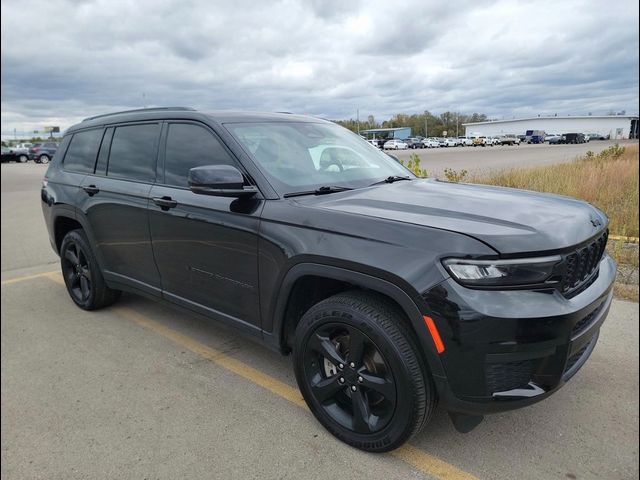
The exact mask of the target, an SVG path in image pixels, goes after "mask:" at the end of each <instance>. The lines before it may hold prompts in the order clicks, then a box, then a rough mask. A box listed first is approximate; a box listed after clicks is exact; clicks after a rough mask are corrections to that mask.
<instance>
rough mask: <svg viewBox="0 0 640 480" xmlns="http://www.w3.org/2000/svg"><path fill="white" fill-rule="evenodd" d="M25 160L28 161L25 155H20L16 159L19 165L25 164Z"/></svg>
mask: <svg viewBox="0 0 640 480" xmlns="http://www.w3.org/2000/svg"><path fill="white" fill-rule="evenodd" d="M27 160H29V157H27V156H26V155H20V156H19V157H18V161H19V162H20V163H27Z"/></svg>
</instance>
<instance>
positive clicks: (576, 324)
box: [423, 255, 616, 415]
mask: <svg viewBox="0 0 640 480" xmlns="http://www.w3.org/2000/svg"><path fill="white" fill-rule="evenodd" d="M615 273H616V265H615V262H614V261H613V260H612V259H611V258H610V257H609V256H608V255H605V256H604V257H603V259H602V261H601V262H600V266H599V272H598V277H597V279H596V280H595V281H594V282H593V284H592V285H591V286H589V288H587V289H586V290H585V291H583V292H582V293H580V294H579V295H576V296H575V297H573V298H570V299H567V298H565V297H563V296H562V295H561V294H560V292H558V291H557V290H544V291H530V290H526V291H525V290H512V291H487V290H471V289H468V288H465V287H463V286H461V285H459V284H458V283H456V282H455V281H454V280H453V279H451V278H449V279H447V280H445V281H444V282H442V283H441V284H439V285H438V286H436V287H434V288H433V289H431V290H429V291H428V292H426V293H425V294H424V295H423V298H424V299H425V301H426V302H427V305H428V306H429V309H430V312H429V314H430V315H431V316H432V318H433V319H434V321H435V322H436V325H437V327H438V330H439V332H440V335H441V337H442V339H443V341H444V344H445V351H444V352H443V353H442V355H441V356H440V359H441V362H442V367H443V371H444V375H443V376H437V375H436V376H434V377H435V378H434V380H435V382H436V386H437V388H438V394H439V396H440V401H441V402H442V403H443V404H444V405H445V407H446V408H447V409H448V410H449V411H452V412H457V413H463V414H468V415H483V414H486V413H492V412H500V411H504V410H511V409H514V408H520V407H523V406H527V405H530V404H532V403H535V402H538V401H540V400H542V399H543V398H545V397H547V396H549V395H550V394H552V393H553V392H554V391H555V390H557V389H558V388H560V387H561V386H562V385H564V383H565V382H567V381H568V380H569V379H570V378H571V377H572V376H573V375H575V373H576V372H577V371H578V370H579V369H580V368H581V367H582V365H584V363H585V362H586V361H587V359H588V358H589V356H590V354H591V352H592V351H593V349H594V347H595V345H596V342H597V340H598V335H599V332H600V327H601V325H602V323H603V322H604V320H605V318H606V316H607V314H608V312H609V308H610V305H611V301H612V297H613V292H612V289H613V282H614V280H615Z"/></svg>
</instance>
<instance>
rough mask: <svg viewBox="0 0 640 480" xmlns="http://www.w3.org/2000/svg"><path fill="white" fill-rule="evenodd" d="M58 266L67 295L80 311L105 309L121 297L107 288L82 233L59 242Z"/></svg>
mask: <svg viewBox="0 0 640 480" xmlns="http://www.w3.org/2000/svg"><path fill="white" fill-rule="evenodd" d="M60 266H61V268H62V276H63V277H64V283H65V285H66V286H67V291H68V292H69V296H70V297H71V299H72V300H73V301H74V303H75V304H76V305H78V306H79V307H80V308H82V309H84V310H95V309H98V308H102V307H106V306H107V305H111V304H112V303H113V302H115V301H116V300H117V299H118V298H119V297H120V293H121V292H120V291H119V290H113V289H111V288H109V287H108V286H107V285H106V283H105V281H104V278H103V276H102V272H101V271H100V267H99V266H98V262H97V261H96V259H95V256H94V255H93V251H92V250H91V246H90V244H89V241H88V240H87V236H86V235H85V233H84V231H83V230H81V229H78V230H71V231H70V232H69V233H67V234H66V235H65V236H64V238H63V239H62V244H61V245H60Z"/></svg>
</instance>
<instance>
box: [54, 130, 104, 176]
mask: <svg viewBox="0 0 640 480" xmlns="http://www.w3.org/2000/svg"><path fill="white" fill-rule="evenodd" d="M102 133H103V130H102V129H101V128H100V129H95V130H85V131H84V132H78V133H75V134H74V135H73V138H72V139H71V144H70V145H69V148H68V149H67V154H66V155H65V156H64V162H63V167H64V169H65V170H67V171H69V172H78V173H93V169H94V167H95V164H96V156H97V155H98V149H99V148H100V141H101V140H102Z"/></svg>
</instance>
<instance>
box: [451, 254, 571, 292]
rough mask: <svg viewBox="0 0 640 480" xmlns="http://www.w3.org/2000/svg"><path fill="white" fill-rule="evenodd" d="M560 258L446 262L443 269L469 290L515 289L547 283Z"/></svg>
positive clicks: (452, 259)
mask: <svg viewBox="0 0 640 480" xmlns="http://www.w3.org/2000/svg"><path fill="white" fill-rule="evenodd" d="M561 260H562V258H561V257H560V256H554V257H541V258H531V259H529V258H526V259H517V260H465V259H459V258H448V259H446V260H443V262H442V263H443V265H444V266H445V268H446V269H447V271H448V272H449V273H450V274H451V276H452V277H453V278H454V279H455V280H457V281H458V282H460V283H462V284H463V285H468V286H470V287H514V286H522V285H536V284H541V283H544V282H545V281H547V280H548V279H549V278H550V277H551V276H552V275H553V270H554V267H555V266H556V265H557V264H558V263H559V262H560V261H561Z"/></svg>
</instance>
